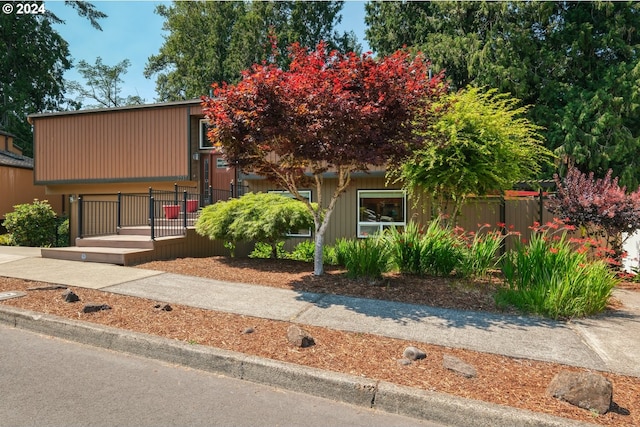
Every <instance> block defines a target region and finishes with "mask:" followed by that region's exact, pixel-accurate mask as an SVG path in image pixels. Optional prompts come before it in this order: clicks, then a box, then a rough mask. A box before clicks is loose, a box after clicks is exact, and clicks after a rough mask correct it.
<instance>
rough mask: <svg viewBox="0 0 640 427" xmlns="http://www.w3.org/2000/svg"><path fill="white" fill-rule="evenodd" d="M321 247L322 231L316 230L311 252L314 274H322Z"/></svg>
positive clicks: (322, 245) (322, 241) (322, 242)
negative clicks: (313, 250) (313, 248)
mask: <svg viewBox="0 0 640 427" xmlns="http://www.w3.org/2000/svg"><path fill="white" fill-rule="evenodd" d="M323 247H324V232H322V233H320V232H316V241H315V252H314V254H313V274H314V275H316V276H322V274H324V263H323V253H322V248H323Z"/></svg>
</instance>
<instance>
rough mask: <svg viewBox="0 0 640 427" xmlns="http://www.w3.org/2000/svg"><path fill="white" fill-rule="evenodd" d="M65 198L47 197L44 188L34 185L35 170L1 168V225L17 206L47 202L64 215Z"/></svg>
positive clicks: (59, 196)
mask: <svg viewBox="0 0 640 427" xmlns="http://www.w3.org/2000/svg"><path fill="white" fill-rule="evenodd" d="M62 198H63V196H62V195H47V194H46V193H45V188H44V187H43V186H37V185H33V170H31V169H24V168H14V167H9V166H0V223H1V222H2V220H4V218H5V217H6V215H7V213H9V212H13V210H14V209H13V207H14V206H15V205H20V204H25V203H32V202H33V199H38V200H47V201H48V202H49V204H50V205H51V207H52V208H53V210H54V211H55V212H56V213H57V214H58V215H61V214H62V213H63V200H62Z"/></svg>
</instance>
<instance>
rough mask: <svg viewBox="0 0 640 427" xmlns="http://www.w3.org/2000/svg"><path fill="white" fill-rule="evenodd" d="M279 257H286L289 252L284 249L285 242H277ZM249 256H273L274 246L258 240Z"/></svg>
mask: <svg viewBox="0 0 640 427" xmlns="http://www.w3.org/2000/svg"><path fill="white" fill-rule="evenodd" d="M276 251H277V258H286V257H287V252H286V251H285V250H284V242H278V243H276ZM249 258H273V247H272V246H271V245H270V244H268V243H263V242H256V244H255V246H254V247H253V251H251V253H250V254H249Z"/></svg>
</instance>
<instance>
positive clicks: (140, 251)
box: [41, 227, 229, 266]
mask: <svg viewBox="0 0 640 427" xmlns="http://www.w3.org/2000/svg"><path fill="white" fill-rule="evenodd" d="M150 236H151V229H150V227H131V228H128V229H122V230H121V232H120V234H114V235H107V236H96V237H86V238H82V239H76V242H75V243H76V246H71V247H67V248H43V249H42V250H41V254H42V257H43V258H53V259H64V260H70V261H85V262H104V263H108V264H117V265H125V266H130V265H135V264H140V263H143V262H149V261H154V260H163V259H174V258H183V257H205V256H225V255H228V254H229V251H228V250H227V249H226V248H225V247H224V245H223V242H221V241H218V240H210V239H208V238H206V237H202V236H200V235H198V234H197V233H196V232H195V229H194V228H193V227H187V229H186V233H185V234H184V235H182V236H171V237H158V238H156V239H155V240H151V237H150Z"/></svg>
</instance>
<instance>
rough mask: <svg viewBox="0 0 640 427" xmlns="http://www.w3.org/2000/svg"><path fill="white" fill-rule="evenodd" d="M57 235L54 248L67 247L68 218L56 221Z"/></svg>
mask: <svg viewBox="0 0 640 427" xmlns="http://www.w3.org/2000/svg"><path fill="white" fill-rule="evenodd" d="M57 223H58V230H57V231H58V233H57V236H56V246H58V247H66V246H69V218H64V217H60V218H58V219H57Z"/></svg>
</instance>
